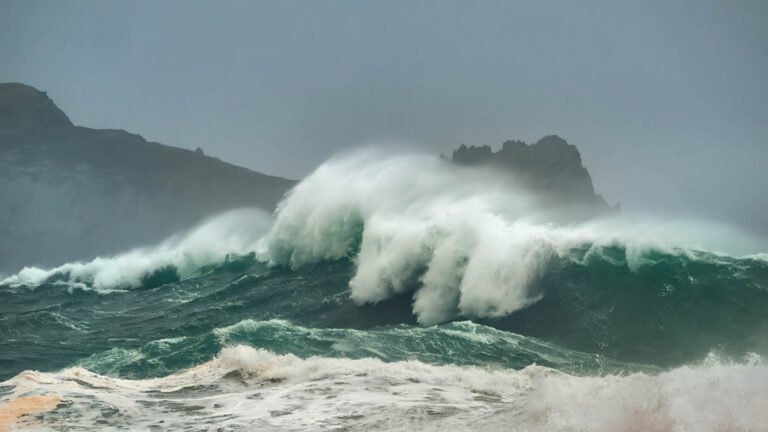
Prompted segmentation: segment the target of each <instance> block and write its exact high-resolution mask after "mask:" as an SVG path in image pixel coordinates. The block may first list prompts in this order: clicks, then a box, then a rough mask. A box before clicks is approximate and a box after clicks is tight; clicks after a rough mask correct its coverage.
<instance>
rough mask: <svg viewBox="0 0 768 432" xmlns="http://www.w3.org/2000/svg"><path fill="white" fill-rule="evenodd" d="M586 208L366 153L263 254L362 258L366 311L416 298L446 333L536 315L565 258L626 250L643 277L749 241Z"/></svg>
mask: <svg viewBox="0 0 768 432" xmlns="http://www.w3.org/2000/svg"><path fill="white" fill-rule="evenodd" d="M583 210H584V209H579V208H574V207H565V206H562V207H558V206H551V205H547V206H545V205H543V203H542V201H541V200H539V199H538V198H537V197H536V196H535V195H531V194H529V193H527V192H525V191H524V190H523V189H521V188H517V187H515V184H514V182H513V181H512V180H511V179H510V178H507V177H505V176H504V175H503V174H501V173H498V172H492V171H483V170H473V169H466V168H459V167H456V166H454V165H452V164H450V163H448V162H446V161H443V160H439V159H436V158H433V157H429V156H420V155H395V156H391V155H390V156H387V155H384V154H382V153H377V152H375V151H365V152H358V153H356V154H353V155H348V156H346V157H342V158H338V159H335V160H332V161H330V162H328V163H326V164H324V165H323V166H321V167H320V168H319V169H318V170H317V171H315V172H314V173H313V174H312V175H310V176H309V177H308V178H307V179H305V180H304V181H303V182H301V183H300V184H299V185H298V186H296V187H295V188H294V189H293V190H292V191H291V192H290V193H289V195H288V197H287V198H286V199H285V200H284V201H283V202H282V203H281V204H280V205H279V208H278V211H277V219H276V221H275V224H274V226H273V228H272V230H271V232H270V234H269V236H268V237H267V238H266V239H265V244H266V246H265V248H266V249H265V250H263V251H262V252H261V256H262V257H264V258H265V259H267V260H269V261H270V262H272V263H275V264H279V265H287V266H291V267H294V268H296V267H300V266H303V265H307V264H310V263H315V262H318V261H323V260H334V259H340V258H351V259H353V260H354V261H355V262H356V265H357V270H356V273H355V275H354V277H353V278H352V279H351V281H350V282H349V285H350V288H351V296H352V298H353V299H354V300H355V301H356V302H358V303H361V304H362V303H376V302H379V301H382V300H384V299H387V298H389V297H391V296H393V295H397V294H400V293H403V292H407V291H410V290H414V291H415V292H414V295H413V312H414V314H415V315H416V316H417V317H418V320H419V322H420V323H422V324H435V323H439V322H443V321H447V320H450V319H453V318H455V317H457V316H462V317H467V318H471V319H473V318H483V317H500V316H504V315H508V314H510V313H511V312H514V311H516V310H520V309H522V308H525V307H526V306H528V305H530V304H531V303H533V302H535V301H537V300H538V299H540V297H541V296H542V293H541V291H540V290H538V289H537V283H538V281H539V280H540V278H541V277H542V275H543V274H544V273H545V272H546V271H547V270H553V265H556V262H557V261H558V260H569V261H573V262H583V261H584V260H587V259H589V258H590V257H591V256H594V255H604V251H605V249H606V248H608V247H611V246H616V245H620V246H621V247H622V249H623V250H624V251H625V254H624V259H623V260H622V261H621V262H618V263H617V264H620V265H627V266H629V267H630V268H631V269H637V268H638V267H640V266H642V265H643V264H644V263H646V262H647V259H646V258H647V256H646V255H647V252H649V251H663V252H665V253H667V254H684V255H687V256H688V257H689V258H691V259H696V258H698V257H700V256H701V255H700V254H696V253H695V252H693V250H694V249H695V248H696V247H697V246H699V247H705V246H701V245H702V244H706V243H710V244H715V247H723V245H724V243H723V241H724V240H725V241H726V242H730V243H731V245H733V244H734V243H740V244H742V245H743V244H744V243H745V240H744V239H743V238H742V237H740V236H738V235H735V234H734V232H729V231H728V230H725V229H724V228H721V227H717V228H716V227H714V225H704V224H701V223H699V224H693V223H691V222H690V221H684V222H680V223H670V222H667V223H665V224H660V223H654V222H652V221H651V220H650V219H644V220H642V221H637V220H635V221H628V220H626V219H621V218H600V219H592V220H586V221H585V220H583V218H582V216H583ZM585 247H586V252H585V251H584V248H585ZM712 257H714V255H707V259H710V258H712ZM603 258H608V259H609V257H606V256H603Z"/></svg>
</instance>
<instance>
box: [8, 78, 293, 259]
mask: <svg viewBox="0 0 768 432" xmlns="http://www.w3.org/2000/svg"><path fill="white" fill-rule="evenodd" d="M293 184H294V182H293V181H291V180H287V179H284V178H279V177H273V176H268V175H264V174H260V173H257V172H254V171H251V170H248V169H245V168H241V167H238V166H234V165H231V164H228V163H225V162H222V161H221V160H219V159H216V158H213V157H208V156H205V155H204V154H203V152H202V151H200V150H198V151H189V150H185V149H181V148H176V147H170V146H165V145H162V144H158V143H155V142H148V141H147V140H145V139H144V138H142V137H141V136H139V135H135V134H131V133H128V132H126V131H123V130H97V129H89V128H85V127H78V126H75V125H73V124H72V122H71V121H70V120H69V118H67V116H66V114H64V112H62V111H61V110H60V109H59V108H58V107H56V105H55V104H54V103H53V101H51V99H50V98H49V97H48V96H47V95H46V94H45V93H44V92H41V91H38V90H36V89H35V88H33V87H30V86H27V85H23V84H14V83H7V84H0V272H11V271H15V270H18V268H20V267H21V266H23V265H32V264H35V265H52V264H57V263H61V262H66V261H71V260H75V259H88V258H92V257H95V256H98V255H103V254H109V253H115V252H119V251H121V250H125V249H126V248H130V247H134V246H140V245H143V244H152V243H155V242H157V241H158V240H159V239H161V238H163V237H165V236H168V235H171V234H173V233H175V232H177V231H179V230H180V229H184V228H187V227H191V226H193V225H195V224H196V223H198V222H199V221H201V220H202V219H204V218H206V217H207V216H210V215H213V214H215V213H219V212H221V211H225V210H228V209H231V208H236V207H244V206H257V207H262V208H264V209H267V210H269V211H271V210H272V209H273V208H274V206H275V205H276V203H277V202H278V201H279V199H280V198H281V197H282V196H283V194H284V193H285V192H286V191H287V190H288V189H289V188H290V187H291V186H292V185H293Z"/></svg>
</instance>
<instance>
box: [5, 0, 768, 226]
mask: <svg viewBox="0 0 768 432" xmlns="http://www.w3.org/2000/svg"><path fill="white" fill-rule="evenodd" d="M3 10H4V13H3V14H2V16H0V52H2V53H3V54H4V55H3V56H0V81H4V82H5V81H16V82H23V83H26V84H30V85H33V86H35V87H37V88H38V89H40V90H43V91H47V92H48V94H49V95H50V96H51V97H52V99H53V100H54V102H55V103H56V104H57V105H58V106H59V107H60V108H62V109H63V110H64V111H65V112H66V113H67V114H68V115H69V116H70V118H71V119H72V121H73V122H74V123H76V124H78V125H82V126H87V127H93V128H119V129H125V130H128V131H130V132H133V133H138V134H140V135H142V136H144V137H145V138H147V139H148V140H151V141H158V142H161V143H163V144H167V145H173V146H179V147H185V148H189V149H194V148H196V147H201V148H203V149H204V150H205V152H206V154H209V155H212V156H216V157H219V158H221V159H223V160H225V161H228V162H232V163H236V164H238V165H242V166H245V167H248V168H251V169H254V170H256V171H260V172H264V173H267V174H273V175H279V176H285V177H289V178H301V177H303V176H305V175H306V174H307V173H309V172H310V171H311V170H312V169H314V168H315V167H316V166H317V165H319V164H320V163H322V162H323V161H324V160H326V159H327V158H329V157H331V156H332V155H334V154H336V153H338V152H340V151H343V150H345V149H349V148H355V147H358V146H360V145H369V144H371V143H378V142H389V143H392V142H395V143H400V145H401V146H402V145H405V146H412V147H415V148H418V149H419V150H422V151H427V152H432V153H434V154H439V153H446V154H449V153H450V151H451V150H452V149H454V148H456V147H458V146H459V145H461V144H467V145H491V146H492V147H493V148H494V149H498V148H499V146H500V145H501V143H502V142H503V141H505V140H507V139H523V140H525V141H527V142H535V141H536V140H537V139H539V138H541V137H543V136H545V135H548V134H557V135H560V136H562V137H563V138H565V139H567V140H568V141H569V142H570V143H571V144H575V145H576V146H578V148H579V150H580V151H581V153H582V158H583V161H584V165H585V166H586V167H587V168H588V169H589V171H590V173H591V174H592V177H593V179H594V182H595V187H596V189H597V191H598V192H600V193H601V194H603V195H604V196H605V197H606V199H607V200H608V201H609V202H610V203H616V202H619V203H621V204H622V206H623V208H625V209H627V210H628V211H639V212H642V211H652V212H655V213H662V214H668V215H675V216H685V215H695V216H697V217H701V218H706V219H714V220H720V221H725V222H728V223H730V224H733V225H737V226H740V227H742V228H747V229H750V230H752V231H756V232H760V233H762V234H766V233H768V220H766V218H765V215H766V214H768V202H767V201H768V200H766V199H765V198H764V191H765V190H766V189H768V173H767V172H766V170H765V169H764V165H765V162H766V161H767V160H768V146H766V145H765V143H766V142H767V141H768V124H766V122H765V119H766V118H768V86H766V80H765V77H766V76H768V52H767V48H768V26H765V23H766V18H768V5H766V4H764V3H761V2H756V1H755V2H752V1H745V2H737V3H731V4H728V5H723V4H721V3H718V2H672V3H670V2H655V3H643V2H621V3H620V4H619V3H615V2H600V1H592V2H588V3H581V4H578V5H577V4H573V3H568V2H557V3H550V4H547V5H541V4H538V3H535V2H516V3H514V4H512V3H508V2H484V3H481V4H479V5H470V4H464V3H461V2H428V1H426V2H425V1H423V2H391V3H365V4H363V3H356V2H323V3H317V2H279V3H278V2H276V3H261V2H260V3H253V2H228V3H224V4H214V3H206V2H162V3H153V2H132V3H122V2H111V1H109V2H78V3H62V2H46V1H43V2H41V1H32V2H21V1H6V2H3Z"/></svg>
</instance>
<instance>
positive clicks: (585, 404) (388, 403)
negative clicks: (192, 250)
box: [0, 346, 768, 432]
mask: <svg viewBox="0 0 768 432" xmlns="http://www.w3.org/2000/svg"><path fill="white" fill-rule="evenodd" d="M3 386H4V387H5V386H7V387H6V389H7V391H6V393H5V395H4V396H2V398H0V403H1V404H8V403H13V401H14V400H16V399H17V398H21V397H24V395H28V394H36V395H42V396H45V397H53V398H60V399H61V400H62V401H66V403H65V404H61V405H60V406H59V407H57V408H56V409H54V410H53V411H50V412H48V413H45V414H42V415H40V416H38V417H36V418H27V419H26V421H25V422H23V423H22V424H20V426H23V427H27V428H35V427H37V428H40V429H44V430H45V429H46V428H49V429H51V430H55V429H57V428H59V427H63V426H67V427H73V428H77V427H85V428H88V427H92V425H93V423H92V422H93V421H94V420H95V419H99V421H100V424H101V426H103V427H105V428H109V427H115V428H116V427H118V426H119V425H124V424H130V425H132V427H133V428H136V429H145V428H146V429H152V428H162V429H163V430H183V429H189V428H198V429H208V428H212V427H214V426H215V427H217V428H225V430H227V429H226V428H230V429H238V428H243V427H247V428H253V427H258V428H266V429H270V430H302V429H307V428H309V429H313V430H337V429H345V428H346V429H355V430H414V429H418V430H435V431H437V430H470V429H472V430H478V429H481V430H509V429H510V428H511V429H516V430H528V431H598V432H599V431H617V430H621V431H634V430H637V431H641V430H642V431H688V430H696V431H703V432H706V431H722V430H761V429H762V428H763V426H764V425H765V423H766V422H768V414H766V413H768V397H766V395H767V394H768V366H766V365H765V363H764V361H763V360H762V359H761V358H759V357H757V356H751V357H749V358H746V359H744V360H743V361H740V362H729V361H723V360H718V359H717V358H715V357H714V356H711V357H710V358H708V359H707V360H705V361H704V362H702V363H700V364H696V365H690V366H684V367H680V368H676V369H672V370H669V371H667V372H663V373H659V374H645V373H635V374H631V375H623V376H622V375H604V376H575V375H569V374H565V373H562V372H558V371H555V370H553V369H548V368H545V367H542V366H536V365H532V366H528V367H526V368H525V369H522V370H519V371H515V370H507V369H484V368H478V367H458V366H451V365H447V366H435V365H429V364H425V363H421V362H418V361H404V362H392V363H385V362H382V361H380V360H376V359H357V360H353V359H342V358H322V357H309V358H299V357H296V356H294V355H290V354H288V355H277V354H274V353H271V352H269V351H265V350H261V349H255V348H251V347H248V346H232V347H228V348H225V349H224V350H222V352H221V353H220V355H219V356H218V357H217V358H216V359H215V360H212V361H210V362H208V363H204V364H202V365H199V366H196V367H193V368H190V369H187V370H184V371H182V372H179V373H177V374H173V375H169V376H166V377H163V378H155V379H146V380H124V379H118V378H110V377H105V376H101V375H97V374H94V373H92V372H89V371H87V370H85V369H81V368H71V369H66V370H64V371H61V372H57V373H41V372H30V371H28V372H23V373H21V374H19V375H18V376H16V377H14V378H12V379H10V380H8V381H6V382H4V383H3ZM2 406H3V405H0V408H1V407H2ZM100 409H101V410H100ZM102 410H108V412H109V413H110V415H109V416H107V417H104V416H101V414H100V413H101V412H102Z"/></svg>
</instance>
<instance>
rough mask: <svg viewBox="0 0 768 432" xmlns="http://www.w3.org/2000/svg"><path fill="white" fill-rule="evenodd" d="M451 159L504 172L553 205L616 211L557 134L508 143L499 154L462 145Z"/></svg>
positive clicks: (576, 153) (572, 148)
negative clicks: (533, 142)
mask: <svg viewBox="0 0 768 432" xmlns="http://www.w3.org/2000/svg"><path fill="white" fill-rule="evenodd" d="M451 160H452V161H453V162H454V163H457V164H460V165H482V166H489V167H494V168H498V169H500V170H503V171H504V172H506V173H508V174H509V175H510V176H512V177H513V178H514V180H515V181H516V182H517V183H518V184H521V185H522V186H524V187H526V188H527V189H530V190H532V191H534V192H536V193H537V194H538V195H539V196H542V197H543V198H544V199H545V200H547V201H548V202H551V203H556V204H560V205H565V206H569V207H581V208H582V209H584V210H585V213H601V212H607V211H611V210H613V209H614V208H612V207H610V206H608V204H607V203H606V202H605V200H604V199H603V197H602V196H600V195H599V194H596V193H595V189H594V186H593V185H592V177H591V176H590V175H589V172H588V171H587V169H586V168H584V166H583V165H582V163H581V154H580V153H579V150H578V149H577V148H576V146H574V145H572V144H568V142H567V141H565V140H564V139H562V138H560V137H559V136H557V135H548V136H545V137H544V138H542V139H540V140H539V141H538V142H536V143H535V144H531V145H528V144H526V143H524V142H523V141H506V142H505V143H504V144H503V145H502V147H501V150H499V151H497V152H494V151H493V150H492V149H491V147H490V146H481V147H475V146H471V147H467V146H466V145H462V146H461V147H459V148H458V149H457V150H454V152H453V155H452V157H451ZM617 208H618V207H617Z"/></svg>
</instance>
